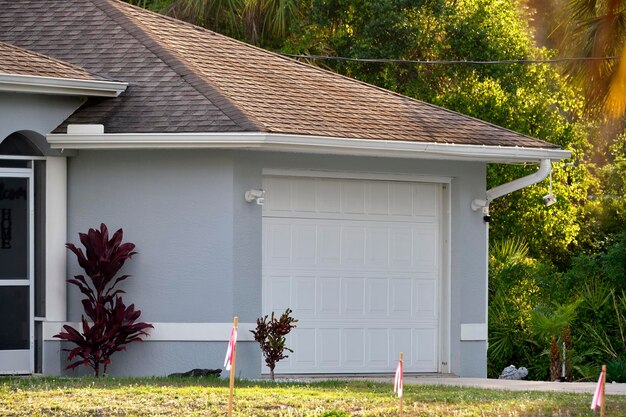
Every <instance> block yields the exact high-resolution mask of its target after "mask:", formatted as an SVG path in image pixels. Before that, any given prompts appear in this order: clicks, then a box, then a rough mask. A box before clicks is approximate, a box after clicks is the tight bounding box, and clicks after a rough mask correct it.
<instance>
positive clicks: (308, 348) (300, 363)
mask: <svg viewBox="0 0 626 417" xmlns="http://www.w3.org/2000/svg"><path fill="white" fill-rule="evenodd" d="M286 345H287V346H293V353H289V358H288V359H286V360H283V361H280V362H278V363H279V365H281V366H282V367H283V368H287V369H293V370H298V369H311V368H314V367H315V365H316V363H315V362H316V357H315V356H316V355H315V329H311V328H306V327H301V326H298V331H297V332H293V333H292V334H290V335H289V337H288V339H287V342H286Z"/></svg>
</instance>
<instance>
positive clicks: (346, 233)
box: [341, 226, 365, 268]
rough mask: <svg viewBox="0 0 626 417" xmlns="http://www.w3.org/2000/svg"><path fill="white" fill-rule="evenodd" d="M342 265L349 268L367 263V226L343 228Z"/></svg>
mask: <svg viewBox="0 0 626 417" xmlns="http://www.w3.org/2000/svg"><path fill="white" fill-rule="evenodd" d="M341 265H342V266H344V267H348V268H349V267H363V266H364V265H365V227H362V226H344V227H342V228H341Z"/></svg>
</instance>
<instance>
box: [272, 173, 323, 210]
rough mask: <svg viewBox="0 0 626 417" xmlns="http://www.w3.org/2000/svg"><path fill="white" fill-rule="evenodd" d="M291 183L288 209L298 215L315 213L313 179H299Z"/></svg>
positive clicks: (314, 186)
mask: <svg viewBox="0 0 626 417" xmlns="http://www.w3.org/2000/svg"><path fill="white" fill-rule="evenodd" d="M291 182H292V184H293V185H292V190H293V194H294V196H293V201H292V203H291V205H290V207H292V208H293V211H295V212H298V213H315V212H316V211H317V196H316V187H317V182H316V181H315V179H314V178H300V179H299V180H298V181H297V182H296V183H295V184H294V181H293V180H291ZM270 207H271V206H270Z"/></svg>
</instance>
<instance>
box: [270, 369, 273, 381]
mask: <svg viewBox="0 0 626 417" xmlns="http://www.w3.org/2000/svg"><path fill="white" fill-rule="evenodd" d="M270 379H271V380H272V381H274V368H270Z"/></svg>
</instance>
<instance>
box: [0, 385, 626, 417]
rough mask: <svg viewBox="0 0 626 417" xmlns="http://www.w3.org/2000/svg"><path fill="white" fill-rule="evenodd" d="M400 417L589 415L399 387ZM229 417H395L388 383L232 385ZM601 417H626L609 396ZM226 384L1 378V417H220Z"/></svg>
mask: <svg viewBox="0 0 626 417" xmlns="http://www.w3.org/2000/svg"><path fill="white" fill-rule="evenodd" d="M404 391H405V397H404V410H405V413H404V415H405V416H494V417H495V416H520V417H525V416H596V415H598V413H594V412H592V411H591V410H590V409H589V403H590V402H591V395H588V394H568V393H554V392H509V391H493V390H480V389H469V388H456V387H435V386H423V385H405V387H404ZM235 397H236V398H235V411H234V415H235V416H240V417H243V416H245V417H250V416H259V417H261V416H303V417H304V416H306V417H347V416H370V417H373V416H380V417H383V416H396V415H398V414H397V398H394V397H393V396H392V393H391V385H390V384H380V383H372V382H366V381H353V382H339V381H324V382H315V383H285V382H282V383H272V382H250V381H238V382H237V385H236V389H235ZM607 398H608V401H607V403H608V406H607V407H608V408H607V416H611V417H616V416H625V417H626V397H621V396H609V397H607ZM227 400H228V382H227V381H224V380H218V379H197V378H176V379H174V378H141V379H140V378H108V377H107V378H100V379H95V378H50V377H42V378H38V377H24V378H19V377H4V378H0V416H90V417H105V416H106V417H109V416H115V417H118V416H128V417H130V416H225V415H226V411H225V410H226V405H227Z"/></svg>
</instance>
